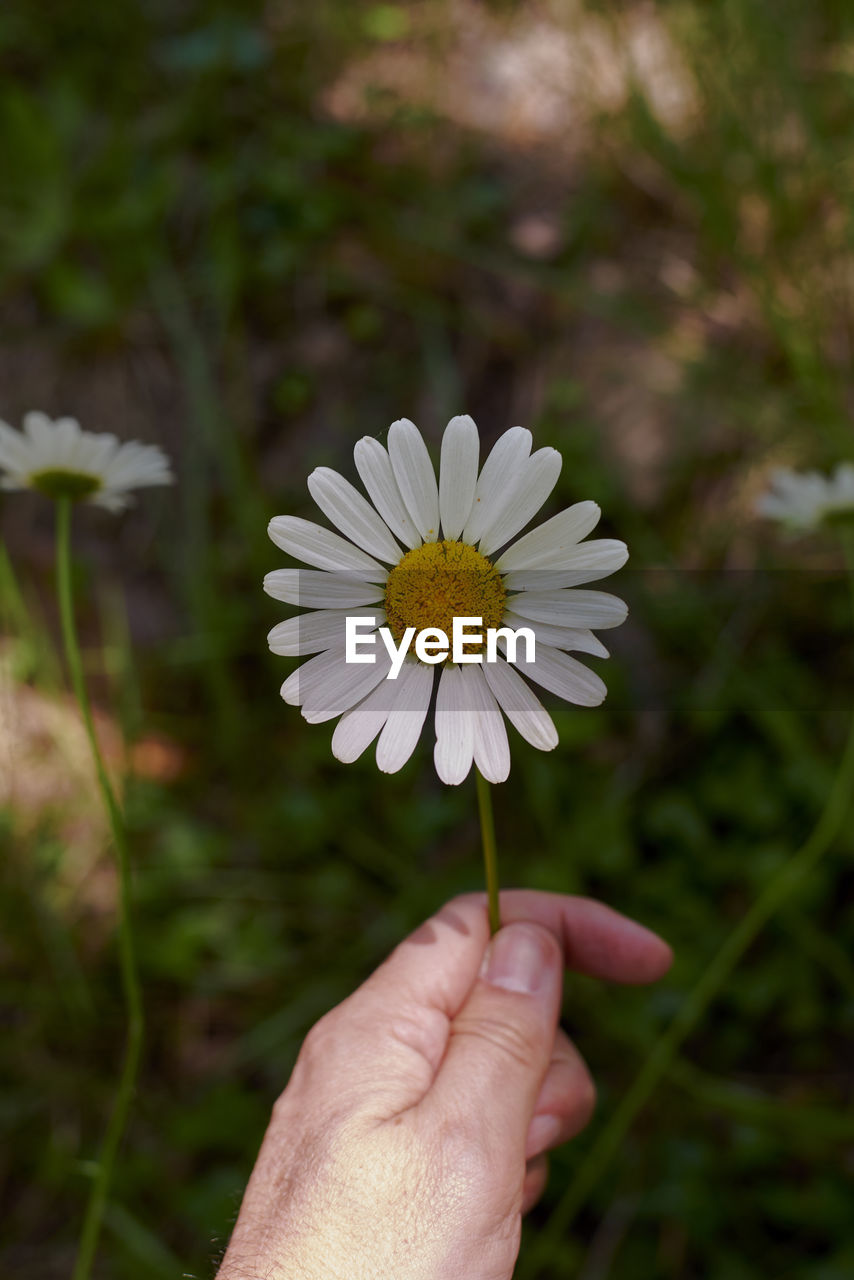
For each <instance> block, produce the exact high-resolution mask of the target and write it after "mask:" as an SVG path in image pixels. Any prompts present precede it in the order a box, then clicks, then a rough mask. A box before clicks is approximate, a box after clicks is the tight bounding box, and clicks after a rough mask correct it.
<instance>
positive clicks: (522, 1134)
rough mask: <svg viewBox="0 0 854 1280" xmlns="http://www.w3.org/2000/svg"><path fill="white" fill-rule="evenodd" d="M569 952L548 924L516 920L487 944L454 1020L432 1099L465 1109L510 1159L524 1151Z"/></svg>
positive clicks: (549, 1050) (546, 1062)
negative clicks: (512, 1152) (564, 952)
mask: <svg viewBox="0 0 854 1280" xmlns="http://www.w3.org/2000/svg"><path fill="white" fill-rule="evenodd" d="M562 975H563V958H562V955H561V950H560V947H559V946H558V942H557V939H556V938H555V936H554V934H552V933H551V932H550V931H549V930H548V929H545V928H543V927H542V925H538V924H532V923H518V924H510V925H508V926H507V927H506V928H504V929H500V930H499V931H498V933H497V934H496V935H495V937H494V938H493V939H492V942H491V943H490V945H489V948H488V949H487V952H486V955H485V957H484V961H483V966H482V968H481V972H480V976H479V978H478V980H477V981H476V982H475V984H474V986H473V988H472V990H471V993H470V995H469V997H468V999H467V1000H466V1002H465V1004H464V1005H463V1007H462V1008H461V1009H460V1011H459V1013H458V1014H457V1016H456V1017H455V1018H454V1020H453V1024H452V1027H451V1033H452V1034H451V1037H450V1042H449V1044H448V1049H447V1052H446V1054H445V1057H444V1060H443V1062H442V1065H441V1067H440V1069H439V1072H438V1075H437V1077H436V1080H435V1083H434V1085H433V1089H432V1090H431V1095H432V1099H433V1100H434V1102H435V1104H436V1105H438V1106H439V1107H442V1108H450V1109H451V1110H452V1113H453V1112H454V1111H456V1112H458V1113H459V1114H462V1115H465V1116H466V1118H467V1121H468V1122H469V1123H470V1124H471V1125H472V1126H473V1128H474V1130H475V1131H479V1132H481V1133H485V1134H488V1135H489V1136H490V1138H491V1139H492V1140H494V1141H495V1142H496V1143H497V1144H498V1146H499V1149H500V1150H501V1151H502V1153H503V1155H504V1157H505V1159H506V1156H507V1152H508V1145H509V1148H510V1150H513V1149H518V1151H519V1153H520V1156H522V1157H523V1156H524V1149H525V1141H526V1137H527V1133H528V1126H529V1124H530V1122H531V1118H532V1116H533V1114H534V1107H535V1105H536V1101H537V1096H538V1094H539V1090H540V1085H541V1084H542V1081H543V1077H544V1076H545V1074H546V1070H547V1069H548V1065H549V1062H550V1060H551V1055H552V1049H553V1046H554V1038H555V1030H556V1027H557V1020H558V1014H559V1012H560V998H561V981H562Z"/></svg>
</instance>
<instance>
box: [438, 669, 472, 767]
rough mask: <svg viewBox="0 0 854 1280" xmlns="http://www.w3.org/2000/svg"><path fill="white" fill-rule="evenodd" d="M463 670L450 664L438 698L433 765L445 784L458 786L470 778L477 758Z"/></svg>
mask: <svg viewBox="0 0 854 1280" xmlns="http://www.w3.org/2000/svg"><path fill="white" fill-rule="evenodd" d="M462 670H463V669H462V668H461V667H454V666H451V664H450V663H448V665H447V666H445V667H444V669H443V671H442V674H441V676H440V677H439V691H438V694H437V695H436V745H435V747H434V748H433V762H434V764H435V766H436V772H437V773H438V775H439V777H440V778H441V780H442V781H443V782H446V783H448V784H449V785H450V786H456V785H457V784H458V783H460V782H462V781H463V779H464V778H466V777H467V776H468V772H469V770H470V769H471V766H472V760H473V759H474V727H473V724H472V714H471V709H470V707H468V706H467V705H466V700H465V697H464V686H463V680H462Z"/></svg>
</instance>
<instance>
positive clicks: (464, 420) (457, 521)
mask: <svg viewBox="0 0 854 1280" xmlns="http://www.w3.org/2000/svg"><path fill="white" fill-rule="evenodd" d="M479 458H480V437H479V436H478V433H477V427H476V426H475V424H474V422H473V421H472V419H471V418H470V417H469V416H468V414H461V415H460V416H459V417H456V418H451V421H450V422H449V423H448V425H447V427H446V428H445V434H444V435H443V436H442V454H441V459H440V463H439V514H440V518H441V521H442V537H443V538H450V539H455V538H458V537H459V536H460V533H461V531H462V528H463V525H464V524H465V522H466V520H468V518H469V514H470V512H471V508H472V503H473V502H474V491H475V487H476V485H477V466H478V460H479Z"/></svg>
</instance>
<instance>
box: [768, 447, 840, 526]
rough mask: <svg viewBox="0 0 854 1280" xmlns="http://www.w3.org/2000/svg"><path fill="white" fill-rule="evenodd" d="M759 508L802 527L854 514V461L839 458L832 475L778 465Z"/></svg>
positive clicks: (791, 524) (783, 520) (790, 524)
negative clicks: (793, 469) (839, 460)
mask: <svg viewBox="0 0 854 1280" xmlns="http://www.w3.org/2000/svg"><path fill="white" fill-rule="evenodd" d="M756 510H757V512H758V514H759V515H762V516H769V517H771V518H772V519H774V520H779V521H780V522H781V524H784V525H787V526H788V527H789V528H790V529H797V530H801V531H805V530H809V529H817V528H818V526H819V525H820V524H822V523H824V522H825V521H833V520H835V519H837V520H838V519H839V518H840V517H844V516H846V515H847V516H848V517H849V518H850V517H852V516H854V463H851V462H840V463H839V465H838V466H837V468H836V470H835V471H834V473H833V475H831V476H823V475H820V474H819V472H818V471H800V472H799V471H792V470H791V469H790V468H788V467H779V468H778V469H777V470H776V471H775V472H774V473H773V474H772V477H771V487H770V489H769V490H768V491H767V493H764V494H763V495H762V497H761V498H760V499H759V501H758V503H757V505H756Z"/></svg>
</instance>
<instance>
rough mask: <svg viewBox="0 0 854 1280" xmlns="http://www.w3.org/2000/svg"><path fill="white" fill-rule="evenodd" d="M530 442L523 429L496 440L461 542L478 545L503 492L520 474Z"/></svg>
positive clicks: (477, 489) (484, 467)
mask: <svg viewBox="0 0 854 1280" xmlns="http://www.w3.org/2000/svg"><path fill="white" fill-rule="evenodd" d="M531 442H532V436H531V433H530V431H527V430H526V429H525V428H524V427H511V428H510V430H509V431H505V432H504V434H503V435H501V436H499V437H498V439H497V440H496V442H495V444H494V445H493V446H492V449H491V450H490V453H489V457H488V458H487V459H486V462H484V464H483V469H482V471H481V473H480V477H479V479H478V482H477V487H476V489H475V491H474V503H473V505H472V510H471V515H470V516H469V518H468V520H467V521H466V526H465V529H464V530H463V541H464V542H470V543H472V544H474V543H477V542H479V541H480V539H481V537H482V535H483V531H484V529H486V528H487V527H488V526H489V525H490V524H491V523H492V522H493V520H494V519H495V517H496V515H497V513H498V512H499V511H500V510H501V509H502V507H503V503H504V500H505V497H506V494H507V492H508V491H511V492H512V490H513V489H514V488H515V486H516V484H517V482H518V479H519V473H520V470H521V469H522V467H523V466H524V465H525V463H526V462H527V461H528V458H529V456H530V453H531Z"/></svg>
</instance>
